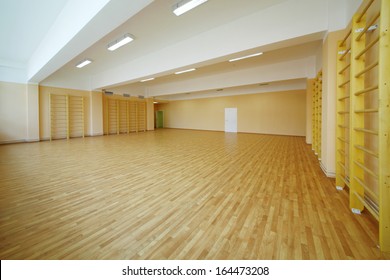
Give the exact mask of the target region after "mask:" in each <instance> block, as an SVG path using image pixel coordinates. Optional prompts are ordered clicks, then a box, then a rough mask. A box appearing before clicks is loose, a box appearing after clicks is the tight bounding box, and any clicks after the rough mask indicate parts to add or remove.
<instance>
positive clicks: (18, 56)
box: [0, 0, 67, 67]
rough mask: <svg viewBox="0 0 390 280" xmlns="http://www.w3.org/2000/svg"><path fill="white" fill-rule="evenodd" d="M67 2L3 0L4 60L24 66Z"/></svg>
mask: <svg viewBox="0 0 390 280" xmlns="http://www.w3.org/2000/svg"><path fill="white" fill-rule="evenodd" d="M66 2H67V0H33V1H32V0H1V1H0V11H1V12H0V15H1V16H0V38H1V44H0V61H1V63H2V64H6V65H15V66H18V65H19V66H21V67H22V66H23V65H25V64H26V63H27V61H28V60H29V58H30V57H31V55H32V54H33V52H34V51H35V50H36V48H37V47H38V45H39V43H40V42H41V40H42V39H43V37H44V36H45V35H46V33H47V32H48V31H49V29H50V27H51V26H52V24H53V23H54V21H55V20H56V18H57V16H58V14H59V13H60V12H61V10H62V9H63V8H64V6H65V4H66Z"/></svg>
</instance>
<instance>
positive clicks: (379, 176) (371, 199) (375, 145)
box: [336, 0, 390, 252]
mask: <svg viewBox="0 0 390 280" xmlns="http://www.w3.org/2000/svg"><path fill="white" fill-rule="evenodd" d="M389 17H390V0H382V1H380V0H367V1H364V2H363V4H362V7H361V9H359V13H357V14H355V15H354V17H353V19H352V24H351V26H352V28H351V30H350V31H348V32H347V35H346V37H345V38H344V40H343V41H341V42H340V43H339V47H338V61H337V85H338V86H337V126H336V129H337V133H336V147H337V148H336V149H337V151H336V153H337V154H336V160H337V166H336V187H337V188H338V189H342V188H344V187H345V186H349V188H350V191H349V196H350V207H351V210H352V211H353V212H354V213H357V214H359V213H360V212H361V211H363V210H364V209H367V210H368V211H369V212H370V213H371V214H372V215H373V216H374V217H375V218H376V219H377V220H378V221H379V245H380V248H381V250H382V251H384V252H390V137H389V133H390V128H389V127H390V99H389V95H390V91H389V83H390V80H389V76H390V55H389V52H390V49H389V48H390V40H389V33H388V32H389ZM347 52H348V53H347ZM348 57H349V58H350V63H349V62H348ZM348 72H349V73H348ZM348 78H349V80H348ZM348 114H349V122H348V118H347V115H348ZM348 137H349V138H348Z"/></svg>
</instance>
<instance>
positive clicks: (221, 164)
mask: <svg viewBox="0 0 390 280" xmlns="http://www.w3.org/2000/svg"><path fill="white" fill-rule="evenodd" d="M347 197H348V196H347V193H346V191H341V192H339V191H337V190H336V189H335V186H334V181H333V180H332V179H329V178H327V177H326V176H325V175H324V174H323V173H322V171H321V169H320V167H319V164H318V161H317V159H316V157H315V156H314V155H313V152H312V151H311V147H310V146H309V145H307V144H305V140H304V138H302V137H288V136H272V135H255V134H225V133H222V132H206V131H186V130H173V129H166V130H157V131H154V132H147V133H139V134H130V135H113V136H104V137H90V138H85V139H81V138H80V139H71V140H69V141H67V140H57V141H53V142H40V143H28V144H13V145H2V146H0V215H1V216H0V258H1V259H382V258H385V256H384V255H382V254H381V253H380V251H379V249H378V248H377V240H378V224H377V222H376V221H375V220H374V219H373V218H372V217H371V216H370V215H369V214H367V213H363V214H362V215H360V216H356V215H354V214H352V213H351V211H350V210H349V209H348V198H347Z"/></svg>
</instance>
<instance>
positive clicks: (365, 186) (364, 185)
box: [353, 177, 379, 201]
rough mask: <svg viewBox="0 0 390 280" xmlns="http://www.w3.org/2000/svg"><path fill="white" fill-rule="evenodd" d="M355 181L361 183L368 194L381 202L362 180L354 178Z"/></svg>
mask: <svg viewBox="0 0 390 280" xmlns="http://www.w3.org/2000/svg"><path fill="white" fill-rule="evenodd" d="M353 179H354V180H355V181H356V182H358V183H359V185H361V186H362V187H363V188H364V191H365V192H368V193H369V194H370V195H371V196H372V197H373V198H374V199H375V200H376V201H378V200H379V198H378V195H377V194H376V193H374V191H373V190H371V189H370V188H369V187H368V186H367V185H366V184H365V183H364V182H363V181H362V180H360V179H359V178H358V177H353Z"/></svg>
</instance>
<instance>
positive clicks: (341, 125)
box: [338, 124, 349, 128]
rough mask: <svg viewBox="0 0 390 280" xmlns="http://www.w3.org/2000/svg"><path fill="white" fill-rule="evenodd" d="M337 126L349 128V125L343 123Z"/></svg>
mask: <svg viewBox="0 0 390 280" xmlns="http://www.w3.org/2000/svg"><path fill="white" fill-rule="evenodd" d="M338 126H339V127H341V128H349V126H347V125H343V124H339V125H338Z"/></svg>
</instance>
